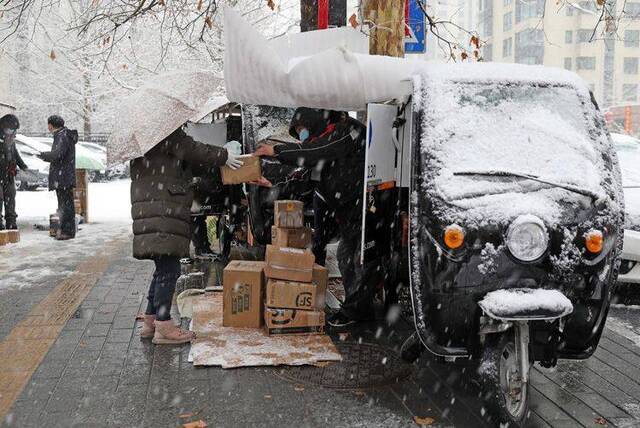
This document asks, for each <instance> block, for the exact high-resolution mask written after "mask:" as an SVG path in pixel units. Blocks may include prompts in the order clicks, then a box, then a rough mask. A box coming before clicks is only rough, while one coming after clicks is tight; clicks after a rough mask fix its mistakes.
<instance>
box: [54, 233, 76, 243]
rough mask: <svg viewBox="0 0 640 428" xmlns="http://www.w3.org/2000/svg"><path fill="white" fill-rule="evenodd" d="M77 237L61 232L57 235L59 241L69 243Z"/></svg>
mask: <svg viewBox="0 0 640 428" xmlns="http://www.w3.org/2000/svg"><path fill="white" fill-rule="evenodd" d="M73 238H75V236H72V235H67V234H64V233H62V232H60V231H58V233H57V234H56V239H57V240H58V241H68V240H69V239H73Z"/></svg>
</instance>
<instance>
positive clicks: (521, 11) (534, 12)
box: [516, 0, 545, 24]
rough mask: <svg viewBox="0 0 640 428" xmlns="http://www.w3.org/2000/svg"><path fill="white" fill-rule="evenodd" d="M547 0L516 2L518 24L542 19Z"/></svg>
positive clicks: (520, 0)
mask: <svg viewBox="0 0 640 428" xmlns="http://www.w3.org/2000/svg"><path fill="white" fill-rule="evenodd" d="M544 2H545V0H519V1H517V2H516V24H517V23H519V22H521V21H524V20H525V19H529V18H540V17H542V15H543V13H544Z"/></svg>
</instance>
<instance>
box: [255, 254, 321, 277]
mask: <svg viewBox="0 0 640 428" xmlns="http://www.w3.org/2000/svg"><path fill="white" fill-rule="evenodd" d="M315 260H316V258H315V257H314V256H313V253H312V252H311V251H310V250H301V249H299V248H289V247H276V246H274V245H267V254H266V263H267V265H266V266H265V269H264V272H265V274H266V275H267V278H270V279H284V280H287V281H298V282H311V279H312V278H313V265H314V262H315Z"/></svg>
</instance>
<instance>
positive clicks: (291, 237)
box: [271, 226, 312, 248]
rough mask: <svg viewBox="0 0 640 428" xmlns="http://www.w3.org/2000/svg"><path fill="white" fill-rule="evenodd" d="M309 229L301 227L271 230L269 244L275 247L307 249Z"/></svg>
mask: <svg viewBox="0 0 640 428" xmlns="http://www.w3.org/2000/svg"><path fill="white" fill-rule="evenodd" d="M311 233H312V232H311V229H310V228H308V227H301V228H298V229H288V228H284V227H275V226H273V227H272V228H271V244H272V245H275V246H276V247H291V248H308V247H309V246H310V245H311V237H312V234H311Z"/></svg>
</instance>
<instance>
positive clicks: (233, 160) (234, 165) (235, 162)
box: [225, 152, 244, 169]
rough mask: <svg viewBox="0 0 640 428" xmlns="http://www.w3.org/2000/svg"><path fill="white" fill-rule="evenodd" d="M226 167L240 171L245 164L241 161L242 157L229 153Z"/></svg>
mask: <svg viewBox="0 0 640 428" xmlns="http://www.w3.org/2000/svg"><path fill="white" fill-rule="evenodd" d="M225 165H227V166H228V167H229V168H231V169H238V168H240V167H241V166H242V165H244V162H242V161H241V160H240V155H236V154H234V153H232V152H228V153H227V162H226V163H225Z"/></svg>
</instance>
